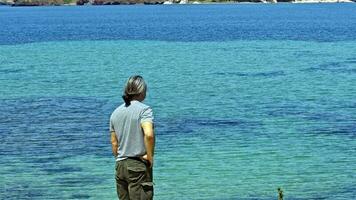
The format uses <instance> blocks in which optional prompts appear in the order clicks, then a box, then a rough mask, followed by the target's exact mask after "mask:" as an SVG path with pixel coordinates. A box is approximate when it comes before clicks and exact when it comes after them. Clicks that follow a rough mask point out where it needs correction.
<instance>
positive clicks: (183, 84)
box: [0, 5, 356, 200]
mask: <svg viewBox="0 0 356 200" xmlns="http://www.w3.org/2000/svg"><path fill="white" fill-rule="evenodd" d="M314 6H315V9H321V10H322V9H323V8H324V7H323V6H324V5H322V6H320V7H318V6H317V5H314ZM332 6H335V5H332ZM262 7H263V6H262ZM115 8H117V9H119V10H120V9H122V7H110V8H109V7H103V9H108V10H111V9H113V10H115ZM125 8H126V7H125ZM134 8H135V9H139V8H140V7H134ZM154 8H159V9H163V8H161V7H142V9H147V10H150V9H154ZM172 8H173V9H178V11H180V12H183V11H185V12H188V11H189V12H190V10H189V9H191V7H185V8H182V7H172ZM193 8H194V9H196V8H195V7H193ZM207 8H211V9H212V10H213V11H212V12H215V13H220V11H221V9H222V8H225V7H219V6H217V7H214V6H213V7H207ZM226 8H228V10H229V9H232V10H233V8H235V7H234V6H232V5H231V7H230V6H226ZM268 8H270V7H268ZM302 8H303V7H302ZM327 8H328V7H327ZM352 8H353V9H355V7H352ZM1 9H3V8H1ZM6 9H8V8H6ZM26 9H29V8H26ZM46 9H54V8H45V10H46ZM60 9H73V8H60ZM75 9H79V8H75ZM80 9H85V8H80ZM87 9H89V10H90V9H93V8H87ZM127 9H128V10H130V9H132V8H131V7H127ZM179 9H181V10H179ZM219 9H220V10H219ZM254 9H258V7H255V8H254ZM263 9H267V8H265V7H263ZM271 9H275V7H271ZM291 9H292V8H291ZM296 9H297V10H298V7H297V8H296ZM344 9H345V10H348V9H350V7H348V6H346V8H344ZM38 10H40V11H41V12H42V10H41V9H39V8H33V9H29V11H31V12H35V11H36V12H37V11H38ZM302 10H303V9H302ZM97 12H102V11H97ZM107 12H109V11H107ZM204 12H205V11H204ZM295 12H297V11H295ZM134 13H135V12H134ZM2 14H3V13H2ZM136 14H137V13H136ZM108 15H109V14H108ZM205 15H208V13H205ZM319 15H323V14H320V13H319ZM109 16H111V15H109ZM202 16H204V14H203V15H202ZM352 17H354V16H352ZM352 17H351V18H352ZM289 20H290V21H293V18H292V19H289ZM330 20H331V19H330ZM30 21H31V20H30ZM286 21H288V20H286ZM316 21H317V20H316ZM214 22H215V21H214ZM312 22H314V23H315V20H314V21H313V20H312ZM36 23H37V22H36ZM342 23H344V22H342ZM352 23H353V22H352ZM352 23H351V22H350V24H349V25H350V26H351V25H352ZM193 24H195V25H196V26H201V27H204V26H205V25H204V23H197V22H195V23H193ZM164 25H166V24H165V23H163V25H162V26H164ZM20 26H21V25H20ZM255 28H256V32H255V33H256V35H258V34H257V33H258V30H260V29H258V26H255ZM49 30H50V29H49ZM214 30H217V29H212V30H210V32H211V33H213V32H214ZM185 31H186V30H185V29H183V32H184V33H187V34H188V35H189V34H191V33H188V32H185ZM30 32H31V31H30ZM30 32H27V31H26V32H23V34H28V33H30ZM336 32H337V31H336ZM64 34H67V32H64ZM120 34H121V33H120ZM140 34H142V35H144V34H143V33H140ZM183 35H184V34H183ZM213 35H214V34H213ZM287 35H288V34H287ZM344 36H345V37H350V38H348V39H346V40H339V39H338V38H337V37H334V38H332V40H330V41H324V42H320V41H316V40H313V39H312V38H313V37H314V36H311V37H310V38H309V40H299V41H298V40H292V39H293V38H289V40H276V39H273V38H272V39H268V40H266V39H263V38H257V39H256V40H252V39H251V38H244V39H242V40H236V39H234V40H227V39H226V38H223V39H224V40H219V39H218V40H215V41H214V40H213V39H211V40H209V41H194V38H192V39H191V41H185V40H184V39H183V40H182V41H179V40H180V39H179V38H176V39H175V41H172V40H169V41H157V40H149V39H150V38H147V39H146V40H141V39H140V40H119V39H120V38H116V39H115V40H108V41H107V40H105V41H97V40H95V41H94V40H90V39H91V38H87V36H83V38H82V39H83V41H82V40H81V41H68V40H62V39H61V38H57V39H58V41H52V38H49V39H48V38H47V39H48V40H47V39H44V40H43V41H42V42H34V41H37V40H42V39H39V38H37V37H33V36H30V38H31V39H32V40H33V42H34V43H24V41H22V40H20V39H18V40H17V42H16V44H15V45H14V44H11V45H4V44H10V43H12V42H9V41H7V40H4V37H1V38H0V39H1V43H2V44H3V45H1V46H0V85H1V86H2V87H1V89H0V91H1V99H0V112H1V113H2V114H1V115H0V133H1V134H0V137H1V143H2V144H1V145H0V156H1V159H0V184H1V187H0V199H115V187H114V177H113V174H114V171H113V167H114V160H113V158H112V157H111V153H110V152H111V150H110V144H109V138H108V137H109V133H108V119H109V116H110V114H111V112H112V111H113V109H114V108H115V107H116V106H117V105H119V104H121V102H122V100H121V99H120V94H121V90H122V86H123V83H124V82H125V80H126V78H127V77H128V76H129V75H131V74H136V73H138V74H142V75H143V76H144V77H145V79H146V80H147V82H148V84H149V94H148V99H147V100H146V103H147V104H149V105H151V106H152V107H153V109H154V112H155V117H156V133H157V145H156V163H155V165H156V166H155V169H154V174H155V180H154V181H155V188H156V190H155V197H156V199H276V195H277V190H276V189H277V187H282V189H283V190H284V191H285V198H286V199H330V200H331V199H333V200H335V199H340V200H341V199H354V198H355V196H356V193H355V191H354V188H355V183H354V180H355V171H356V166H355V164H354V163H356V149H355V146H356V141H355V136H356V125H355V124H356V123H355V122H356V117H355V116H356V109H355V108H356V102H355V99H356V87H355V85H356V76H355V73H356V55H355V53H354V52H356V39H355V38H351V36H347V34H345V35H343V36H342V37H344ZM78 37H79V36H78ZM94 39H97V38H95V37H94ZM165 39H166V38H163V39H162V40H165Z"/></svg>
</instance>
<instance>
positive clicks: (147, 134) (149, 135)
mask: <svg viewBox="0 0 356 200" xmlns="http://www.w3.org/2000/svg"><path fill="white" fill-rule="evenodd" d="M141 127H142V130H143V134H144V143H145V147H146V152H147V154H146V155H145V156H143V158H144V159H146V160H148V161H149V162H150V165H151V166H150V167H152V166H153V156H154V150H155V134H154V130H153V123H152V122H143V123H141Z"/></svg>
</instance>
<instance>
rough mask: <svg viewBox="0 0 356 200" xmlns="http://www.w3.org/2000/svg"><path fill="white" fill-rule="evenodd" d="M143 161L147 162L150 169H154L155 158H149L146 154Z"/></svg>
mask: <svg viewBox="0 0 356 200" xmlns="http://www.w3.org/2000/svg"><path fill="white" fill-rule="evenodd" d="M141 159H142V160H145V161H147V162H148V164H149V166H150V168H152V167H153V158H152V157H151V158H148V156H147V154H145V155H144V156H142V157H141Z"/></svg>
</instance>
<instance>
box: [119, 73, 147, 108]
mask: <svg viewBox="0 0 356 200" xmlns="http://www.w3.org/2000/svg"><path fill="white" fill-rule="evenodd" d="M146 90H147V85H146V83H145V81H144V80H143V78H142V76H139V75H135V76H131V77H130V78H129V79H128V80H127V82H126V85H125V88H124V94H123V95H122V98H123V99H124V101H125V105H126V106H129V105H130V102H131V101H132V100H133V99H134V98H135V97H138V96H140V95H145V94H146Z"/></svg>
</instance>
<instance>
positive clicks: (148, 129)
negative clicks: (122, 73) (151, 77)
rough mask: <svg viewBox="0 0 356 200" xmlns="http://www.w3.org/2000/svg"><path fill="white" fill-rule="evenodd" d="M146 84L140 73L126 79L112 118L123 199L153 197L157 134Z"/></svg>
mask: <svg viewBox="0 0 356 200" xmlns="http://www.w3.org/2000/svg"><path fill="white" fill-rule="evenodd" d="M146 90H147V85H146V83H145V81H144V80H143V78H142V77H141V76H132V77H130V78H129V79H128V81H127V82H126V85H125V88H124V95H123V99H124V101H125V103H124V104H122V105H120V106H119V107H118V108H116V109H115V111H114V112H113V113H112V115H111V117H110V132H111V146H112V153H113V155H114V156H115V158H116V165H115V169H116V175H115V179H116V189H117V195H118V197H119V199H120V200H148V199H153V182H152V180H153V177H152V167H153V157H154V147H155V135H154V129H153V113H152V109H151V108H150V107H149V106H147V105H145V104H143V103H142V102H143V100H144V99H145V97H146Z"/></svg>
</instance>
